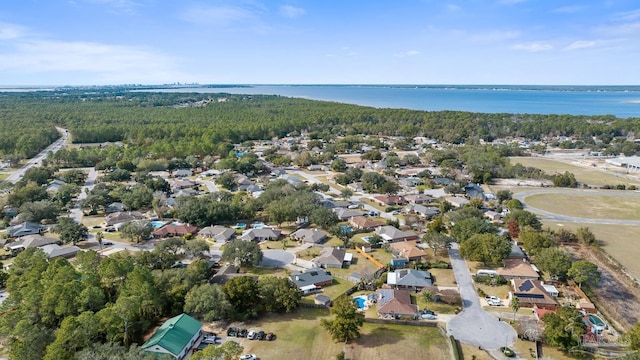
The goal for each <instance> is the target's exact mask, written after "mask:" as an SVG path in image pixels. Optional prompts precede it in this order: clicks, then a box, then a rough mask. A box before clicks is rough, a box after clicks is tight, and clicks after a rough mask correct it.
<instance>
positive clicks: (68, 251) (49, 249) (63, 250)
mask: <svg viewBox="0 0 640 360" xmlns="http://www.w3.org/2000/svg"><path fill="white" fill-rule="evenodd" d="M40 249H42V251H44V253H45V254H46V255H47V257H48V258H49V260H51V259H55V258H58V257H63V258H66V259H69V258H72V257H74V256H76V254H77V253H78V252H80V250H81V249H80V248H79V247H77V246H75V245H73V246H66V247H62V246H60V245H58V244H49V245H44V246H41V247H40Z"/></svg>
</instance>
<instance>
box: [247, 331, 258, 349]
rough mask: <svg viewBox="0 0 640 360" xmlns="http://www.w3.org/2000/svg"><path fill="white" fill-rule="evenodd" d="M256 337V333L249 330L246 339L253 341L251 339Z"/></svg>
mask: <svg viewBox="0 0 640 360" xmlns="http://www.w3.org/2000/svg"><path fill="white" fill-rule="evenodd" d="M256 335H257V334H256V332H255V331H253V330H251V331H249V334H247V339H249V340H253V339H255V338H256ZM249 355H251V354H249Z"/></svg>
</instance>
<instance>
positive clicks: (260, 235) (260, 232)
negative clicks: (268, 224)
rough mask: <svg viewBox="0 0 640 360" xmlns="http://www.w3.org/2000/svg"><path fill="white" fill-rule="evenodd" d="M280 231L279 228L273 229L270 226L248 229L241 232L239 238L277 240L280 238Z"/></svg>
mask: <svg viewBox="0 0 640 360" xmlns="http://www.w3.org/2000/svg"><path fill="white" fill-rule="evenodd" d="M280 233H281V232H280V230H274V229H271V228H262V229H249V230H245V231H244V232H243V233H242V235H241V236H240V239H242V240H247V241H266V240H278V239H279V238H280Z"/></svg>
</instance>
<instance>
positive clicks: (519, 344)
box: [465, 339, 593, 360]
mask: <svg viewBox="0 0 640 360" xmlns="http://www.w3.org/2000/svg"><path fill="white" fill-rule="evenodd" d="M535 347H536V345H535V343H533V342H531V341H526V340H521V339H516V343H515V344H514V345H513V346H511V349H513V350H514V351H516V352H517V353H518V355H520V356H521V357H522V358H523V359H524V358H531V355H530V352H531V350H530V349H532V350H533V351H535ZM542 358H544V359H554V360H556V359H557V360H561V359H593V357H591V356H586V357H573V356H571V355H570V354H567V353H564V352H562V351H560V350H558V349H556V348H554V347H552V346H549V345H543V346H542ZM465 359H466V358H465Z"/></svg>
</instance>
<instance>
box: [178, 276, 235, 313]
mask: <svg viewBox="0 0 640 360" xmlns="http://www.w3.org/2000/svg"><path fill="white" fill-rule="evenodd" d="M184 311H185V312H186V313H189V314H191V315H193V316H195V317H197V318H199V319H202V320H204V321H206V322H210V321H215V320H222V319H226V318H228V317H229V316H230V315H231V313H232V311H233V306H232V305H231V303H230V302H229V298H228V297H227V294H226V293H225V292H224V290H223V289H222V286H220V285H218V284H202V285H199V286H196V287H194V288H192V289H191V290H189V292H188V293H187V295H186V296H185V298H184Z"/></svg>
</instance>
